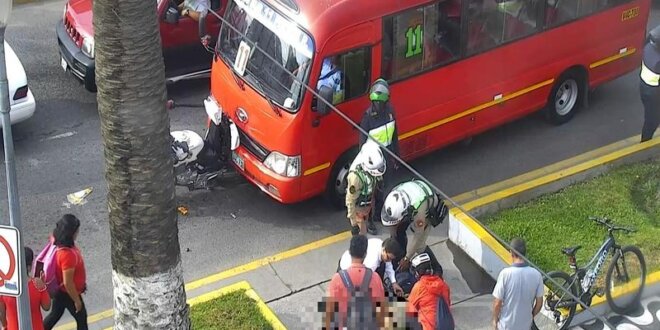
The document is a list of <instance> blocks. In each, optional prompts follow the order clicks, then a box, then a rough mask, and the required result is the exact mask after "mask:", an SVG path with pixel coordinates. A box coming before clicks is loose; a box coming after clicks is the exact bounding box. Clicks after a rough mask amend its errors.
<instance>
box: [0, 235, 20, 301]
mask: <svg viewBox="0 0 660 330" xmlns="http://www.w3.org/2000/svg"><path fill="white" fill-rule="evenodd" d="M18 235H19V233H18V229H16V228H15V227H10V226H0V295H5V296H14V297H18V296H20V295H21V270H22V268H23V265H21V263H20V262H19V260H21V259H20V253H22V251H21V250H20V248H19V246H18V242H19V239H18Z"/></svg>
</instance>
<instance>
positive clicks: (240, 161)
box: [231, 152, 245, 171]
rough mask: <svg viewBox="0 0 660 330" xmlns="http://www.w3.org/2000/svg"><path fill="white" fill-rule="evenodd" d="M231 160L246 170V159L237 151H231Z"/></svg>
mask: <svg viewBox="0 0 660 330" xmlns="http://www.w3.org/2000/svg"><path fill="white" fill-rule="evenodd" d="M231 160H232V161H233V162H234V164H236V166H238V167H239V168H240V169H241V171H245V161H244V160H243V158H241V156H239V155H238V154H237V153H236V152H232V153H231Z"/></svg>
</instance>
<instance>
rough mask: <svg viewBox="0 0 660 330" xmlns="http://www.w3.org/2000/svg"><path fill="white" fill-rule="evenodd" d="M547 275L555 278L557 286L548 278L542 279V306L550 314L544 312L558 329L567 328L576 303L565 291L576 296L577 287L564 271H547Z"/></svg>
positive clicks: (573, 314)
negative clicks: (543, 294) (543, 293)
mask: <svg viewBox="0 0 660 330" xmlns="http://www.w3.org/2000/svg"><path fill="white" fill-rule="evenodd" d="M548 277H550V278H551V279H553V280H555V282H557V284H559V286H557V284H554V283H553V282H552V281H550V280H549V279H545V280H544V284H545V287H546V288H545V291H546V292H545V296H544V298H545V299H544V300H545V301H544V303H543V306H544V308H545V310H546V311H548V312H550V315H547V313H544V314H546V315H547V316H549V317H550V318H551V319H552V320H553V321H554V323H555V325H556V326H557V327H559V329H560V330H564V329H568V327H569V326H570V325H571V320H573V316H575V308H576V306H577V303H576V302H575V300H574V299H573V298H572V297H571V296H570V295H569V294H568V293H567V292H571V293H572V294H573V295H574V296H577V295H578V292H577V287H576V286H575V283H574V280H573V278H572V277H571V276H569V275H568V274H566V273H564V272H561V271H554V272H549V273H548ZM543 328H545V327H543Z"/></svg>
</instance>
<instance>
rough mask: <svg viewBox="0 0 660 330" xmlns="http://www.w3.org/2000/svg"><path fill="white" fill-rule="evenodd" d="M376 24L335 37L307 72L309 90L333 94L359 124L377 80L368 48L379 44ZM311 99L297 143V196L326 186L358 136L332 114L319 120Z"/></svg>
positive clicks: (338, 106)
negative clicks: (300, 179)
mask: <svg viewBox="0 0 660 330" xmlns="http://www.w3.org/2000/svg"><path fill="white" fill-rule="evenodd" d="M379 27H380V25H378V24H375V23H374V22H367V23H363V24H360V25H356V26H353V27H350V28H348V29H345V30H343V31H342V32H339V33H337V34H335V35H334V36H333V37H332V38H331V39H330V40H329V41H328V42H327V43H325V45H319V46H321V47H323V49H320V51H319V53H318V54H320V55H318V56H317V59H316V60H315V66H314V69H313V70H312V73H311V79H310V82H311V87H313V88H315V89H316V90H317V91H318V90H319V88H320V87H321V86H328V87H330V88H331V89H332V103H333V104H334V106H335V107H337V109H339V110H340V111H341V112H343V113H344V114H346V115H347V116H349V117H350V118H351V120H353V121H355V122H356V123H358V124H359V123H360V120H361V118H362V114H363V113H364V111H365V110H366V109H367V107H368V106H369V99H368V98H367V97H366V95H367V93H368V90H369V86H370V83H371V82H372V81H374V80H375V79H376V74H375V72H377V71H376V70H375V69H378V70H380V67H377V68H375V65H374V64H375V63H377V58H376V56H375V54H374V53H375V52H374V48H373V45H374V44H375V43H376V42H377V41H378V36H379V35H380V29H379ZM317 103H318V102H317V100H316V97H313V98H312V110H311V111H309V112H308V113H307V117H308V120H306V123H305V125H303V127H305V129H304V133H303V135H302V137H301V140H302V155H303V156H302V164H303V175H304V176H307V177H308V178H305V179H304V180H303V184H302V192H303V194H304V193H305V192H306V191H310V190H318V189H319V187H325V181H326V180H327V174H328V173H330V172H331V171H332V167H333V165H334V163H335V161H336V160H337V158H338V157H340V156H341V155H342V154H343V153H344V152H345V151H347V150H349V148H351V147H353V146H356V145H357V143H358V131H357V130H356V129H354V128H353V127H352V126H351V125H350V124H349V123H347V122H346V121H345V120H344V119H343V118H341V117H340V116H339V115H338V114H336V113H334V112H333V111H332V110H330V112H329V113H328V114H325V115H321V114H319V113H318V112H316V111H315V110H314V109H316V104H317Z"/></svg>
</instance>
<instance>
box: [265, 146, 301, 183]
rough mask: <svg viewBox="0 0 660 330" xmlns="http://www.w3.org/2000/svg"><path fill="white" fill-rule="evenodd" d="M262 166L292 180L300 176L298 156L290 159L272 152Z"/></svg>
mask: <svg viewBox="0 0 660 330" xmlns="http://www.w3.org/2000/svg"><path fill="white" fill-rule="evenodd" d="M264 165H266V167H268V168H269V169H271V170H272V171H273V172H275V173H277V174H279V175H281V176H286V177H289V178H293V177H297V176H299V175H300V156H293V157H292V156H287V155H284V154H281V153H279V152H277V151H273V152H271V153H270V154H269V155H268V157H266V160H264Z"/></svg>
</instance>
